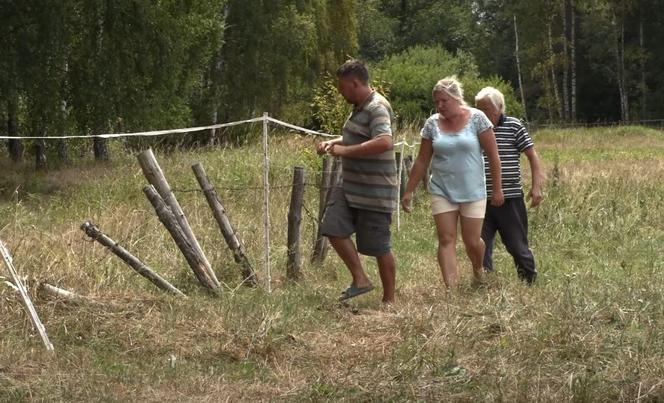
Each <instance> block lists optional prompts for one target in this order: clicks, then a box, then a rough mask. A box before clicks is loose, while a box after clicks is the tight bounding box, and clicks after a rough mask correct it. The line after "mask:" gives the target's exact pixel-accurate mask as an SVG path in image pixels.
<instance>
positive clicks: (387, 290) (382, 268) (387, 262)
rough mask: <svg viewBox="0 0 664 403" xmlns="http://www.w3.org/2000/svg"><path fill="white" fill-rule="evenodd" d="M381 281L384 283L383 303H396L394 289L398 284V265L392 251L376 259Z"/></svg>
mask: <svg viewBox="0 0 664 403" xmlns="http://www.w3.org/2000/svg"><path fill="white" fill-rule="evenodd" d="M376 262H377V263H378V272H379V273H380V281H381V282H382V283H383V303H385V304H391V303H393V302H394V288H395V284H396V263H395V261H394V255H393V254H392V251H390V252H388V253H386V254H384V255H382V256H377V257H376Z"/></svg>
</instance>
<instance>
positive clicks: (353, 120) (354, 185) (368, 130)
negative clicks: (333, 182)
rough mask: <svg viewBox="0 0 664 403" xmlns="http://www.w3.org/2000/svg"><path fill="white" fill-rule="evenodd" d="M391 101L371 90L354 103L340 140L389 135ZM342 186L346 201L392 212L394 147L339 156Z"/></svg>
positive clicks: (354, 141)
mask: <svg viewBox="0 0 664 403" xmlns="http://www.w3.org/2000/svg"><path fill="white" fill-rule="evenodd" d="M393 123H394V114H393V112H392V107H391V106H390V103H389V102H388V101H387V100H386V99H385V98H384V97H383V96H382V95H380V94H379V93H377V92H375V91H374V92H372V93H371V95H369V97H368V98H367V100H366V101H364V103H362V105H359V106H358V107H356V108H355V109H354V110H353V112H352V113H351V114H350V116H349V117H348V120H346V123H345V124H344V127H343V131H342V132H343V144H344V145H355V144H361V143H364V142H365V141H369V140H371V139H374V138H376V137H378V136H381V135H388V136H392V124H393ZM341 164H342V176H343V189H344V194H345V195H346V200H347V202H348V205H349V206H351V207H354V208H358V209H363V210H372V211H379V212H385V213H391V212H393V211H394V210H396V208H397V168H396V163H395V159H394V149H390V150H387V151H385V152H383V153H381V154H374V155H367V156H363V157H342V158H341Z"/></svg>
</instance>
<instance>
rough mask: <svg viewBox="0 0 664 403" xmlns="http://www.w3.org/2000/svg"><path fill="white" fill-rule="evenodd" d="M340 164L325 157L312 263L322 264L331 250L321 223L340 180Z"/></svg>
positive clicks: (334, 159)
mask: <svg viewBox="0 0 664 403" xmlns="http://www.w3.org/2000/svg"><path fill="white" fill-rule="evenodd" d="M339 165H340V164H339V162H338V159H337V158H335V157H332V158H329V157H327V156H325V157H323V172H322V174H321V181H320V192H319V203H318V230H317V232H316V242H314V251H313V254H312V256H311V263H313V264H317V265H318V264H322V263H323V261H324V260H325V255H326V254H327V249H328V248H329V241H328V239H327V238H326V237H324V236H323V234H322V233H321V223H322V221H323V215H324V214H325V207H326V206H327V200H328V198H329V195H330V194H331V192H332V188H333V187H334V186H336V185H337V183H338V180H339V172H337V171H338V170H339Z"/></svg>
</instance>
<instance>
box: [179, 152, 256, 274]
mask: <svg viewBox="0 0 664 403" xmlns="http://www.w3.org/2000/svg"><path fill="white" fill-rule="evenodd" d="M191 169H192V170H193V171H194V175H196V180H198V184H199V185H200V186H201V189H202V190H203V194H204V195H205V199H206V200H207V202H208V204H209V205H210V208H211V209H212V214H213V215H214V219H215V220H216V221H217V225H219V229H220V230H221V234H222V235H223V236H224V240H225V241H226V244H227V245H228V247H229V248H230V249H231V251H232V252H233V259H235V263H238V264H240V267H241V270H242V277H243V280H244V283H245V284H247V285H250V286H255V285H257V284H258V277H257V276H256V272H255V271H254V269H253V267H252V266H251V263H249V259H248V258H247V255H246V254H245V253H244V245H243V244H242V242H241V241H240V239H239V238H238V236H237V235H236V233H235V229H234V228H233V225H232V224H231V221H230V220H229V218H228V216H227V215H226V210H225V209H224V206H223V205H222V204H221V200H220V198H219V195H218V194H217V191H216V190H215V189H214V187H213V186H212V184H210V180H209V179H208V176H207V174H206V173H205V169H204V168H203V165H201V163H200V162H198V163H196V164H194V165H192V166H191Z"/></svg>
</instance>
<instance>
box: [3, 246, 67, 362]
mask: <svg viewBox="0 0 664 403" xmlns="http://www.w3.org/2000/svg"><path fill="white" fill-rule="evenodd" d="M0 252H1V253H2V258H3V259H4V261H5V266H7V270H8V271H9V275H10V276H11V278H12V281H13V283H14V285H15V286H16V288H18V292H19V293H20V294H21V299H23V304H24V305H25V308H26V310H27V311H28V315H29V316H30V320H31V321H32V324H33V325H34V327H35V329H37V332H39V335H40V336H41V339H42V342H43V343H44V346H45V347H46V350H48V351H54V350H55V349H54V348H53V344H51V341H50V340H49V339H48V334H46V328H45V327H44V324H43V323H42V321H41V320H40V319H39V315H37V310H35V306H34V305H33V304H32V300H31V299H30V295H29V294H28V290H27V289H26V288H25V285H23V282H22V281H21V278H20V277H19V276H18V273H17V272H16V269H15V268H14V262H13V261H12V255H11V254H10V253H9V250H8V249H7V247H6V246H5V244H4V242H2V241H0Z"/></svg>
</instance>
